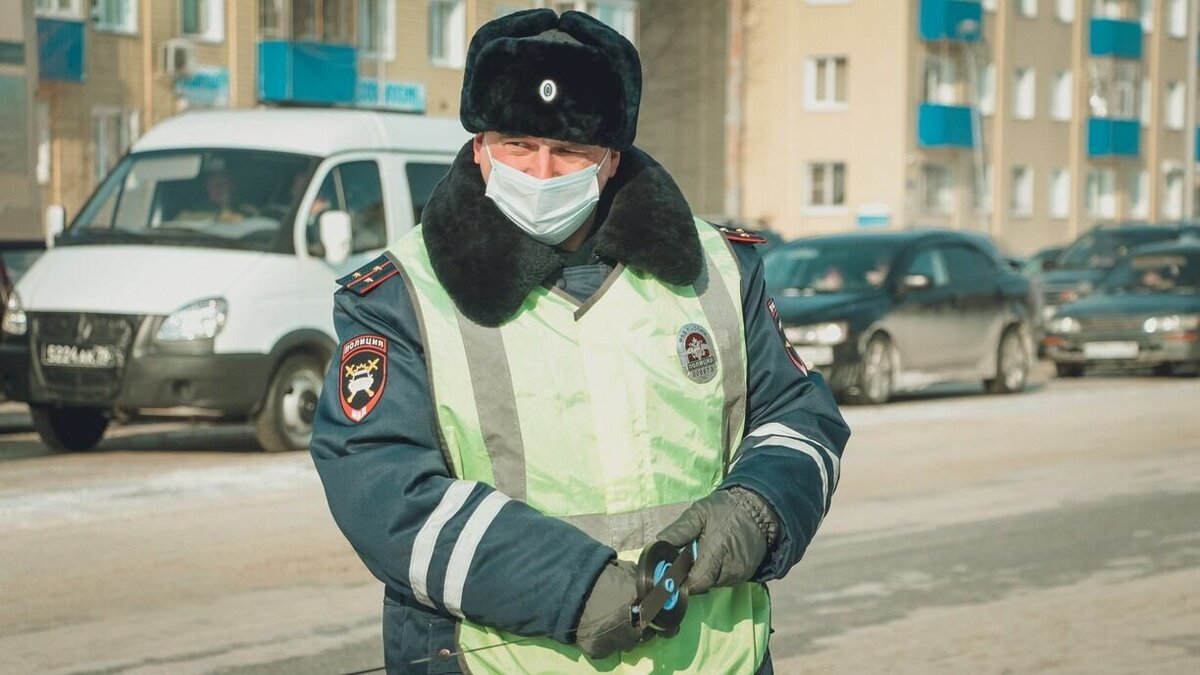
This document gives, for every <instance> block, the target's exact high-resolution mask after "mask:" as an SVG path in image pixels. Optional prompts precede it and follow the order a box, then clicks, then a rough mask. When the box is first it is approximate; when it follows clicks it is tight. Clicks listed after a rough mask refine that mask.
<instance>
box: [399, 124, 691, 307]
mask: <svg viewBox="0 0 1200 675" xmlns="http://www.w3.org/2000/svg"><path fill="white" fill-rule="evenodd" d="M484 189H485V186H484V183H483V176H482V174H481V173H480V170H479V166H478V165H477V164H475V159H474V152H473V146H472V143H470V142H468V143H467V144H466V145H465V146H464V147H463V149H462V150H461V151H459V153H458V156H457V157H456V158H455V159H454V164H453V165H452V166H451V168H450V172H449V173H448V174H447V175H446V177H445V178H444V179H443V180H442V182H441V183H439V184H438V186H437V187H436V188H435V189H434V191H433V194H432V195H431V196H430V198H429V202H428V204H427V205H426V206H425V211H424V212H423V214H422V217H421V223H422V228H421V229H422V236H423V237H424V239H425V246H426V248H427V249H428V250H429V257H430V262H431V263H432V265H433V271H434V273H435V274H436V275H437V277H438V280H439V281H440V282H441V283H442V286H444V287H445V288H446V292H447V293H449V295H450V297H451V299H453V301H454V304H455V306H457V307H458V309H459V311H461V312H462V313H463V315H464V316H466V317H467V318H468V319H470V320H472V321H474V322H476V323H478V324H481V325H484V326H498V325H500V324H502V323H504V322H505V321H507V320H508V319H509V318H511V317H512V315H513V314H514V313H516V311H517V310H518V309H519V308H520V306H521V303H522V302H524V300H525V298H526V297H527V296H528V295H529V292H530V291H532V290H533V289H534V288H535V287H536V286H538V285H540V284H541V283H542V282H543V281H544V280H545V279H546V278H547V277H548V276H550V274H551V273H553V272H555V271H556V270H558V269H559V267H561V266H562V262H561V259H560V258H559V255H558V253H557V252H556V251H555V250H554V249H553V248H552V247H550V246H547V245H545V244H542V243H540V242H538V241H535V240H534V239H533V238H531V237H529V236H528V235H526V234H525V233H524V232H522V231H521V230H520V229H519V228H518V227H517V226H516V225H514V224H513V223H512V221H510V220H509V219H508V218H507V217H505V216H504V214H503V213H501V212H500V210H499V209H498V208H496V205H495V203H493V202H492V200H490V199H488V198H487V197H486V196H484ZM596 223H597V224H596V225H594V226H593V227H596V228H598V229H597V230H596V235H595V236H596V249H595V253H596V255H599V256H601V257H604V258H609V259H611V260H614V261H617V262H622V263H625V264H626V265H627V266H629V267H631V268H634V269H638V270H643V271H645V272H648V273H649V274H651V275H653V276H655V277H656V278H658V279H660V280H661V281H663V282H665V283H668V284H672V285H677V286H687V285H690V284H692V283H695V281H696V279H698V278H699V276H700V273H701V271H702V269H703V265H704V250H703V248H702V247H701V244H700V236H699V234H697V232H696V226H695V221H693V219H692V215H691V210H690V209H689V207H688V205H687V201H686V200H685V199H684V197H683V193H681V192H680V191H679V187H678V186H677V185H675V182H674V181H673V180H672V179H671V177H670V175H668V174H667V172H666V170H665V169H663V168H662V166H660V165H659V164H658V163H657V162H655V161H654V160H653V159H652V158H651V157H650V156H649V155H647V154H646V153H644V152H642V151H641V150H638V149H637V148H631V149H630V150H628V151H626V152H623V153H621V164H620V167H619V168H618V169H617V174H616V175H615V176H613V178H612V179H611V180H610V181H609V183H608V184H607V185H606V186H605V188H604V193H603V194H602V195H601V199H600V204H599V205H598V206H597V212H596Z"/></svg>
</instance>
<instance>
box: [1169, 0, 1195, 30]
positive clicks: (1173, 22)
mask: <svg viewBox="0 0 1200 675" xmlns="http://www.w3.org/2000/svg"><path fill="white" fill-rule="evenodd" d="M1166 1H1167V7H1166V12H1164V13H1165V14H1166V16H1165V17H1164V18H1166V20H1167V35H1168V36H1170V37H1173V38H1176V39H1183V38H1186V37H1187V34H1188V13H1189V12H1188V5H1187V0H1166Z"/></svg>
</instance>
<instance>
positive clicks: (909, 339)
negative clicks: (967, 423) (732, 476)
mask: <svg viewBox="0 0 1200 675" xmlns="http://www.w3.org/2000/svg"><path fill="white" fill-rule="evenodd" d="M764 264H765V266H766V280H767V287H768V290H769V291H770V292H771V295H772V297H774V298H775V303H776V305H777V306H778V309H779V317H780V320H781V321H782V323H783V325H784V331H785V333H786V334H787V337H788V340H789V341H790V342H791V343H792V345H793V346H794V347H795V348H796V351H797V352H798V353H799V354H800V356H801V358H803V359H804V361H805V362H806V363H809V364H810V365H811V366H812V367H813V368H815V369H816V370H819V371H821V372H822V373H824V374H825V376H826V378H827V380H828V381H829V383H830V386H831V387H832V388H833V390H834V392H835V393H836V394H838V395H839V397H841V398H843V399H844V400H847V401H849V402H854V403H883V402H884V401H887V400H888V399H889V398H890V397H891V395H892V394H893V393H894V392H898V391H912V390H918V389H922V388H925V387H927V386H929V385H931V384H934V383H937V382H943V381H949V380H981V381H983V382H984V384H985V385H986V387H987V389H988V391H992V392H997V393H999V392H1012V391H1019V390H1021V389H1023V388H1024V387H1025V382H1026V380H1027V378H1028V375H1029V368H1030V362H1031V360H1032V359H1031V353H1032V340H1031V323H1032V321H1033V320H1034V317H1035V316H1036V313H1035V310H1034V309H1033V300H1034V299H1033V298H1032V297H1031V293H1030V285H1029V280H1028V279H1026V278H1024V277H1022V276H1021V275H1020V274H1017V273H1016V272H1014V271H1013V270H1012V269H1011V268H1010V267H1009V266H1008V265H1007V264H1006V263H1004V262H1003V261H1002V260H1001V259H1000V256H999V254H998V253H997V251H996V249H995V247H994V246H992V245H990V244H989V243H988V240H987V239H985V238H983V237H980V236H979V235H977V234H971V233H962V232H949V231H937V230H913V231H906V232H872V233H854V234H845V235H834V236H827V237H815V238H810V239H800V240H797V241H793V242H790V243H788V244H785V245H783V246H780V247H779V248H776V249H774V250H772V251H771V252H770V253H768V254H767V255H766V256H765V258H764Z"/></svg>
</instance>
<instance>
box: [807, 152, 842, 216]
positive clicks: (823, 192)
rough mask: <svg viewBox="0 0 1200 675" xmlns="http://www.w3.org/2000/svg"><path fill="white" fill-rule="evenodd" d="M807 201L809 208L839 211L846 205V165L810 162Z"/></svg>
mask: <svg viewBox="0 0 1200 675" xmlns="http://www.w3.org/2000/svg"><path fill="white" fill-rule="evenodd" d="M807 194H808V199H807V201H806V202H805V205H806V206H808V207H810V208H815V209H821V208H833V209H839V210H840V209H841V208H842V207H844V206H845V205H846V164H845V163H844V162H811V163H809V165H808V191H807Z"/></svg>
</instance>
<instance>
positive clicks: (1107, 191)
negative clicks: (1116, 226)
mask: <svg viewBox="0 0 1200 675" xmlns="http://www.w3.org/2000/svg"><path fill="white" fill-rule="evenodd" d="M1115 182H1116V176H1115V175H1114V173H1113V170H1112V169H1092V170H1091V171H1088V175H1087V185H1085V186H1084V190H1083V208H1084V210H1085V211H1087V214H1088V215H1089V216H1092V217H1093V218H1115V217H1116V216H1117V195H1116V186H1115Z"/></svg>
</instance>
